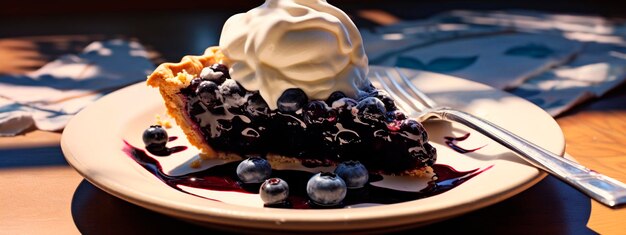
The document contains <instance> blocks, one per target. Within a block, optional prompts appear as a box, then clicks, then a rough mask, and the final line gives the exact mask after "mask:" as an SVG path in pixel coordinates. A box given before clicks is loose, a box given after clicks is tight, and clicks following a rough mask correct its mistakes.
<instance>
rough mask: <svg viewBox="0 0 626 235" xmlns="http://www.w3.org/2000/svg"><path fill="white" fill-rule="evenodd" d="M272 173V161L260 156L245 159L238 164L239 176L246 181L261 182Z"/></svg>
mask: <svg viewBox="0 0 626 235" xmlns="http://www.w3.org/2000/svg"><path fill="white" fill-rule="evenodd" d="M271 174H272V166H270V163H269V162H268V161H267V160H265V159H263V158H260V157H251V158H248V159H246V160H243V161H241V162H240V163H239V165H238V166H237V176H238V177H239V179H240V180H241V181H242V182H244V183H261V182H263V181H264V180H265V179H267V178H269V177H270V175H271Z"/></svg>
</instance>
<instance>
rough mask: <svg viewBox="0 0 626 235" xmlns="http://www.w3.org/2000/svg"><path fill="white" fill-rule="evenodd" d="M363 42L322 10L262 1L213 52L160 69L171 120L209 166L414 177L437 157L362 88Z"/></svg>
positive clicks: (155, 82)
mask: <svg viewBox="0 0 626 235" xmlns="http://www.w3.org/2000/svg"><path fill="white" fill-rule="evenodd" d="M367 72H368V65H367V57H366V55H365V53H364V49H363V45H362V40H361V36H360V34H359V32H358V30H357V29H356V27H355V26H354V24H353V23H352V21H351V20H350V19H349V18H348V16H347V15H346V14H345V13H343V12H342V11H340V10H339V9H337V8H335V7H333V6H331V5H329V4H328V3H326V1H324V0H267V1H266V2H265V4H263V5H261V6H259V7H257V8H255V9H252V10H250V11H248V12H246V13H242V14H237V15H235V16H232V17H231V18H230V19H229V20H228V21H227V22H226V23H225V25H224V29H223V31H222V34H221V39H220V43H219V46H215V47H210V48H208V49H207V50H206V51H205V53H204V55H200V56H186V57H184V58H183V59H182V61H181V62H180V63H165V64H162V65H160V66H159V67H158V68H157V69H156V70H155V71H154V72H153V73H152V75H150V76H149V77H148V80H147V84H148V85H150V86H153V87H158V88H159V90H160V92H161V94H162V96H163V99H164V100H165V103H166V106H167V111H168V113H169V114H170V115H171V116H172V117H174V119H175V120H176V122H177V123H178V125H179V126H180V127H181V128H182V129H183V131H184V132H185V134H186V135H187V137H188V139H189V141H190V142H191V143H192V144H193V145H194V146H197V147H198V148H200V149H201V150H202V151H203V152H204V153H205V154H204V155H205V156H208V157H215V156H217V154H216V151H217V152H229V153H235V154H238V155H241V156H247V155H258V154H260V155H264V156H265V155H266V156H267V158H268V160H270V161H271V162H274V161H280V162H294V161H299V162H301V163H302V164H303V165H305V166H320V165H335V164H338V163H340V162H344V161H348V160H358V161H360V162H361V163H363V164H364V165H365V166H366V167H367V169H368V170H369V171H370V172H378V173H384V174H403V175H419V174H422V172H423V171H424V170H427V169H429V166H431V165H432V164H434V162H435V159H436V150H435V148H433V147H432V146H431V145H430V144H429V143H428V137H427V133H426V131H425V129H424V128H423V126H422V125H421V124H420V123H419V122H417V121H416V120H414V119H411V118H408V117H406V116H405V115H404V114H403V113H402V112H401V111H399V110H398V109H397V108H396V106H395V104H394V101H393V100H392V99H391V98H390V97H389V95H388V94H386V93H385V92H384V91H382V90H378V89H376V88H375V87H374V86H372V85H371V83H370V81H369V80H368V78H367Z"/></svg>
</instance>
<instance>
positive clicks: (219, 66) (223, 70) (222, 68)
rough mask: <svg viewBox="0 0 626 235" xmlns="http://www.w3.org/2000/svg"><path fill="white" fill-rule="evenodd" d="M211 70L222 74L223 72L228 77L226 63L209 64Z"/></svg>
mask: <svg viewBox="0 0 626 235" xmlns="http://www.w3.org/2000/svg"><path fill="white" fill-rule="evenodd" d="M210 68H211V69H212V70H213V71H215V72H221V73H222V74H224V75H225V76H226V77H227V78H230V74H229V73H228V67H226V65H223V64H218V63H215V64H213V65H211V67H210Z"/></svg>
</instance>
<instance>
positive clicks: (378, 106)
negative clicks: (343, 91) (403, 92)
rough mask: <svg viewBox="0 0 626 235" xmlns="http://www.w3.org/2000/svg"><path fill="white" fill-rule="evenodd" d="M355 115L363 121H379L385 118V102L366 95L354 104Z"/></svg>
mask: <svg viewBox="0 0 626 235" xmlns="http://www.w3.org/2000/svg"><path fill="white" fill-rule="evenodd" d="M356 108H357V109H358V113H357V116H358V117H359V119H360V120H362V121H365V122H381V121H384V120H385V119H386V115H387V110H386V109H385V104H384V103H383V102H382V101H380V100H379V99H378V98H375V97H367V98H365V99H363V100H361V101H360V102H359V104H358V105H357V106H356Z"/></svg>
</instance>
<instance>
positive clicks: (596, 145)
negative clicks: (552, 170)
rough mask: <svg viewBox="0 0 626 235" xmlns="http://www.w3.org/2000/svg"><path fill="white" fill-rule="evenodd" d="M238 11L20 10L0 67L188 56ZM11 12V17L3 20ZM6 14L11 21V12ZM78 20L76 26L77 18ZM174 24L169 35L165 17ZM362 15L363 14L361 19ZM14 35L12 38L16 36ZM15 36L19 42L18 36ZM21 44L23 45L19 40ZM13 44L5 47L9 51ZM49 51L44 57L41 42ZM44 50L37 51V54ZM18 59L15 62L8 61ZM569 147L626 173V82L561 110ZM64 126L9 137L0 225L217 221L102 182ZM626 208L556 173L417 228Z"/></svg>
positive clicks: (599, 227)
mask: <svg viewBox="0 0 626 235" xmlns="http://www.w3.org/2000/svg"><path fill="white" fill-rule="evenodd" d="M356 14H358V16H359V17H360V18H365V19H369V20H370V21H373V22H376V23H378V24H389V23H393V22H395V21H396V20H397V19H396V18H395V17H393V16H391V15H387V14H385V13H383V12H379V11H359V12H356ZM228 15H230V13H228V14H226V13H219V14H217V13H216V14H203V13H185V14H171V15H168V16H167V17H154V16H145V17H138V16H136V15H132V16H130V15H123V14H122V15H120V16H119V17H111V16H104V15H95V16H87V15H82V16H75V17H74V18H71V19H66V18H62V17H61V18H58V17H57V18H52V19H48V20H46V25H45V27H43V25H42V23H41V21H42V18H33V19H29V20H20V21H14V22H11V23H12V24H10V25H5V26H6V27H5V26H3V27H0V35H1V36H0V60H2V61H3V62H2V63H0V73H20V72H25V71H29V70H33V69H35V68H37V67H38V66H41V65H42V64H43V63H45V62H46V61H49V60H51V59H53V58H54V57H55V56H58V55H60V54H63V53H67V52H73V51H76V50H78V48H81V47H82V46H84V45H85V44H86V43H87V42H89V41H91V40H94V39H101V38H107V37H119V35H123V37H126V38H137V39H139V40H140V41H141V42H142V43H144V44H145V45H148V46H149V48H151V50H152V51H153V52H155V51H158V52H159V53H158V54H157V53H154V54H153V58H164V59H165V60H178V58H180V57H181V56H182V55H185V54H197V53H199V52H201V51H203V50H204V48H205V47H206V46H208V45H215V44H216V42H217V35H219V29H220V25H221V24H222V22H223V21H224V20H225V19H226V18H227V17H228ZM0 21H2V20H0ZM5 22H6V21H5ZM69 22H71V23H72V27H68V26H67V24H68V23H69ZM176 24H181V25H184V26H185V27H171V28H170V29H169V30H170V31H168V32H167V33H168V34H169V35H187V34H189V33H190V32H193V33H195V34H199V35H204V36H198V37H193V38H184V37H183V38H181V37H173V36H172V37H163V36H162V35H160V34H162V33H163V31H162V30H161V29H159V27H157V26H158V25H166V26H174V25H176ZM357 24H359V23H358V22H357ZM7 45H9V46H7ZM11 45H13V46H11ZM14 45H18V47H19V48H21V50H20V51H18V52H16V51H15V50H10V49H11V48H15V46H14ZM3 50H4V51H3ZM42 50H43V51H46V52H45V53H43V55H41V56H40V57H41V58H37V56H33V55H37V52H39V53H40V54H41V51H42ZM29 53H35V54H29ZM5 61H10V62H8V63H7V62H5ZM557 122H558V124H559V125H560V127H561V129H562V130H563V133H564V135H565V139H566V152H567V153H569V154H570V155H572V156H573V157H574V158H575V159H576V160H577V161H579V162H581V163H582V164H584V165H586V166H588V167H589V168H592V169H594V170H596V171H599V172H602V173H604V174H606V175H609V176H611V177H614V178H616V179H618V180H621V181H623V182H626V148H624V147H623V143H626V135H625V134H624V133H626V86H624V85H622V86H620V87H618V88H616V89H615V90H613V91H612V92H610V93H609V94H607V95H606V96H604V97H601V98H599V99H596V100H593V101H591V102H587V103H585V104H582V105H580V106H579V107H577V108H575V109H574V110H572V111H570V112H567V113H566V114H564V115H562V116H561V117H558V118H557ZM60 137H61V133H55V132H43V131H37V130H30V131H27V132H26V133H24V134H22V135H19V136H16V137H6V138H0V179H2V180H1V181H0V188H2V189H1V190H0V234H5V233H6V234H76V233H83V234H118V233H122V234H129V233H142V234H143V233H156V234H163V233H169V232H181V231H182V232H184V233H189V234H196V233H207V232H210V231H208V229H207V228H203V227H199V226H197V225H193V224H189V223H187V222H183V221H179V220H176V219H173V218H170V217H167V216H164V215H161V214H158V213H155V212H152V211H149V210H147V209H144V208H141V207H139V206H135V205H133V204H130V203H128V202H125V201H123V200H121V199H118V198H116V197H114V196H111V195H109V194H107V193H105V192H103V191H102V190H100V189H98V188H96V187H95V186H93V185H92V184H90V183H89V182H87V181H86V180H84V179H83V178H82V177H81V176H80V175H79V174H78V173H76V172H75V171H74V170H73V169H72V168H71V167H70V166H69V165H68V164H67V163H66V162H65V159H64V157H63V154H62V152H61V148H60V146H59V140H60ZM624 218H626V208H624V209H610V208H607V207H605V206H602V205H601V204H599V203H597V202H595V201H592V200H590V199H589V198H587V197H586V196H584V195H583V194H581V193H580V192H578V191H576V190H575V189H573V188H571V187H570V186H568V185H566V184H564V183H562V182H560V181H559V180H557V179H555V178H554V177H551V176H548V177H546V178H545V179H544V180H542V181H541V182H539V183H538V184H536V185H535V186H533V187H531V188H530V189H528V190H526V191H524V192H522V193H520V194H518V195H516V196H514V197H512V198H510V199H507V200H505V201H503V202H500V203H497V204H495V205H492V206H489V207H486V208H483V209H480V210H477V211H474V212H471V213H468V214H465V215H462V216H459V217H456V218H453V219H450V220H446V221H442V222H439V223H435V224H432V225H428V226H425V227H421V228H417V229H415V231H414V232H420V233H427V234H428V233H435V232H437V233H444V234H445V233H453V232H454V233H458V232H469V233H483V234H485V233H486V234H501V233H507V234H511V233H513V234H518V233H519V234H595V233H601V234H624V233H626V224H625V223H624Z"/></svg>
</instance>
